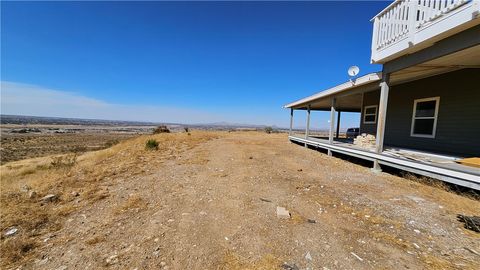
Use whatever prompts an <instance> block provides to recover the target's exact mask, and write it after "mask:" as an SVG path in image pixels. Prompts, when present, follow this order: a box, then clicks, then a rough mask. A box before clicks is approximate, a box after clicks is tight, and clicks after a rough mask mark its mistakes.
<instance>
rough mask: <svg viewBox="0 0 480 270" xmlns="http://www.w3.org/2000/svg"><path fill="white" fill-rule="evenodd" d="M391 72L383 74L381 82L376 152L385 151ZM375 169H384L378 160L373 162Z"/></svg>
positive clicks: (378, 170) (377, 170)
mask: <svg viewBox="0 0 480 270" xmlns="http://www.w3.org/2000/svg"><path fill="white" fill-rule="evenodd" d="M389 83H390V74H389V73H385V74H383V81H382V83H381V84H380V88H381V90H380V102H379V104H378V119H377V134H376V143H375V152H377V153H378V154H381V153H382V152H383V138H384V135H385V118H386V116H387V104H388V92H389V90H390V87H389ZM373 170H374V171H376V172H380V171H381V170H382V169H381V168H380V165H379V164H378V160H375V161H374V162H373Z"/></svg>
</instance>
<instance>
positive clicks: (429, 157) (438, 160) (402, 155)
mask: <svg viewBox="0 0 480 270" xmlns="http://www.w3.org/2000/svg"><path fill="white" fill-rule="evenodd" d="M290 137H292V138H298V139H305V135H304V134H292V135H291V136H290ZM307 140H309V141H312V142H318V143H327V144H328V138H326V137H319V136H312V137H310V136H309V137H308V138H307ZM333 145H335V146H340V147H342V148H345V150H347V149H355V150H360V151H365V152H370V153H375V149H374V148H373V147H372V148H371V149H366V148H362V147H359V146H357V145H354V144H353V140H352V139H346V138H339V139H334V142H333ZM347 151H348V150H347ZM382 155H383V156H390V157H394V158H397V159H402V160H408V161H414V162H419V163H424V164H428V165H431V166H435V167H438V168H443V169H448V170H453V171H457V172H464V173H468V174H471V175H476V176H480V168H476V167H471V166H466V165H463V164H459V163H457V162H456V160H458V159H461V157H455V156H448V155H439V154H434V153H429V152H425V151H420V150H412V149H404V148H398V147H391V146H386V147H385V148H384V151H383V153H382Z"/></svg>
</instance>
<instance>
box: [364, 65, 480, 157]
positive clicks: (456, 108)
mask: <svg viewBox="0 0 480 270" xmlns="http://www.w3.org/2000/svg"><path fill="white" fill-rule="evenodd" d="M479 78H480V69H462V70H459V71H455V72H450V73H446V74H442V75H438V76H434V77H430V78H426V79H422V80H418V81H414V82H409V83H405V84H402V85H396V86H393V87H391V88H390V93H389V97H388V107H387V119H386V125H385V140H384V143H385V145H388V146H394V147H395V146H396V147H403V148H411V149H418V150H425V151H430V152H436V153H444V154H453V155H460V156H480V83H479ZM437 96H438V97H440V106H439V108H438V119H437V129H436V134H435V138H420V137H412V136H410V130H411V124H412V114H413V104H414V100H415V99H421V98H430V97H437ZM379 99H380V90H377V91H373V92H368V93H365V94H364V97H363V107H365V106H369V105H378V102H379ZM376 129H377V125H376V124H363V110H362V117H361V123H360V132H361V133H368V134H374V135H375V134H376Z"/></svg>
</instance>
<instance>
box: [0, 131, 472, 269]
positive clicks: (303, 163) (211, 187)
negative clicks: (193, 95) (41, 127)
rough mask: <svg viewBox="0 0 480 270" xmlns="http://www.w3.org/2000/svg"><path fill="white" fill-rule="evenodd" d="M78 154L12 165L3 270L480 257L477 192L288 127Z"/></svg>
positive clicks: (375, 265)
mask: <svg viewBox="0 0 480 270" xmlns="http://www.w3.org/2000/svg"><path fill="white" fill-rule="evenodd" d="M149 138H154V139H156V140H157V141H158V142H159V149H158V150H156V151H148V150H145V148H144V147H145V141H146V140H147V139H149ZM65 160H67V161H68V160H69V159H67V158H65ZM67 161H62V162H63V163H62V162H57V163H54V162H52V158H51V157H47V158H37V159H31V160H24V161H18V162H11V163H7V164H5V165H3V166H2V167H1V176H2V181H1V188H2V189H1V197H0V198H1V201H0V202H1V208H2V209H1V210H2V224H1V230H2V236H1V253H2V254H1V256H2V257H1V258H2V260H1V261H2V262H1V266H2V267H1V268H2V269H10V268H11V269H17V268H20V269H97V268H102V267H105V268H110V269H307V268H308V269H402V268H407V269H425V268H427V269H480V253H479V252H480V234H478V233H475V232H472V231H468V230H466V229H464V228H463V226H462V224H461V223H459V222H458V221H457V220H456V215H457V214H459V213H462V214H467V215H473V214H474V215H480V202H479V201H477V200H474V199H471V198H468V197H465V196H459V195H457V194H454V193H451V192H447V191H444V190H442V189H439V188H436V187H432V186H428V185H425V184H421V183H418V182H414V181H410V180H406V179H404V178H400V177H397V176H393V175H390V174H386V173H380V174H374V173H373V172H371V171H370V169H369V168H367V167H363V166H359V165H356V164H353V163H350V162H347V161H344V160H342V159H338V158H332V157H328V156H327V155H325V154H323V153H320V152H318V151H315V150H311V149H307V148H304V147H301V146H299V145H295V144H292V143H289V142H288V140H287V136H286V134H265V133H260V132H232V133H227V132H200V131H193V132H192V133H191V135H188V134H186V133H177V134H160V135H152V136H141V137H138V138H134V139H130V140H127V141H124V142H121V143H119V144H117V145H115V146H113V147H111V148H109V149H105V150H100V151H96V152H89V153H85V154H83V155H81V156H79V157H78V158H76V159H75V160H74V162H67ZM58 164H61V165H58ZM25 185H27V186H25ZM32 191H35V192H36V194H33V195H32ZM47 194H53V195H56V196H58V198H55V200H51V201H48V200H45V199H42V197H43V196H45V195H47ZM277 206H282V207H285V208H286V209H288V210H289V211H290V213H291V218H289V219H279V218H277V215H276V208H277ZM12 228H16V229H17V230H18V231H17V232H16V233H15V234H13V235H11V236H5V232H7V231H8V230H10V229H12Z"/></svg>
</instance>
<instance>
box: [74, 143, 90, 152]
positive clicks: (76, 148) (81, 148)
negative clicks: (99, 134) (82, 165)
mask: <svg viewBox="0 0 480 270" xmlns="http://www.w3.org/2000/svg"><path fill="white" fill-rule="evenodd" d="M87 150H88V148H87V147H86V146H82V145H77V146H74V147H72V150H71V152H73V153H83V152H87Z"/></svg>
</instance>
